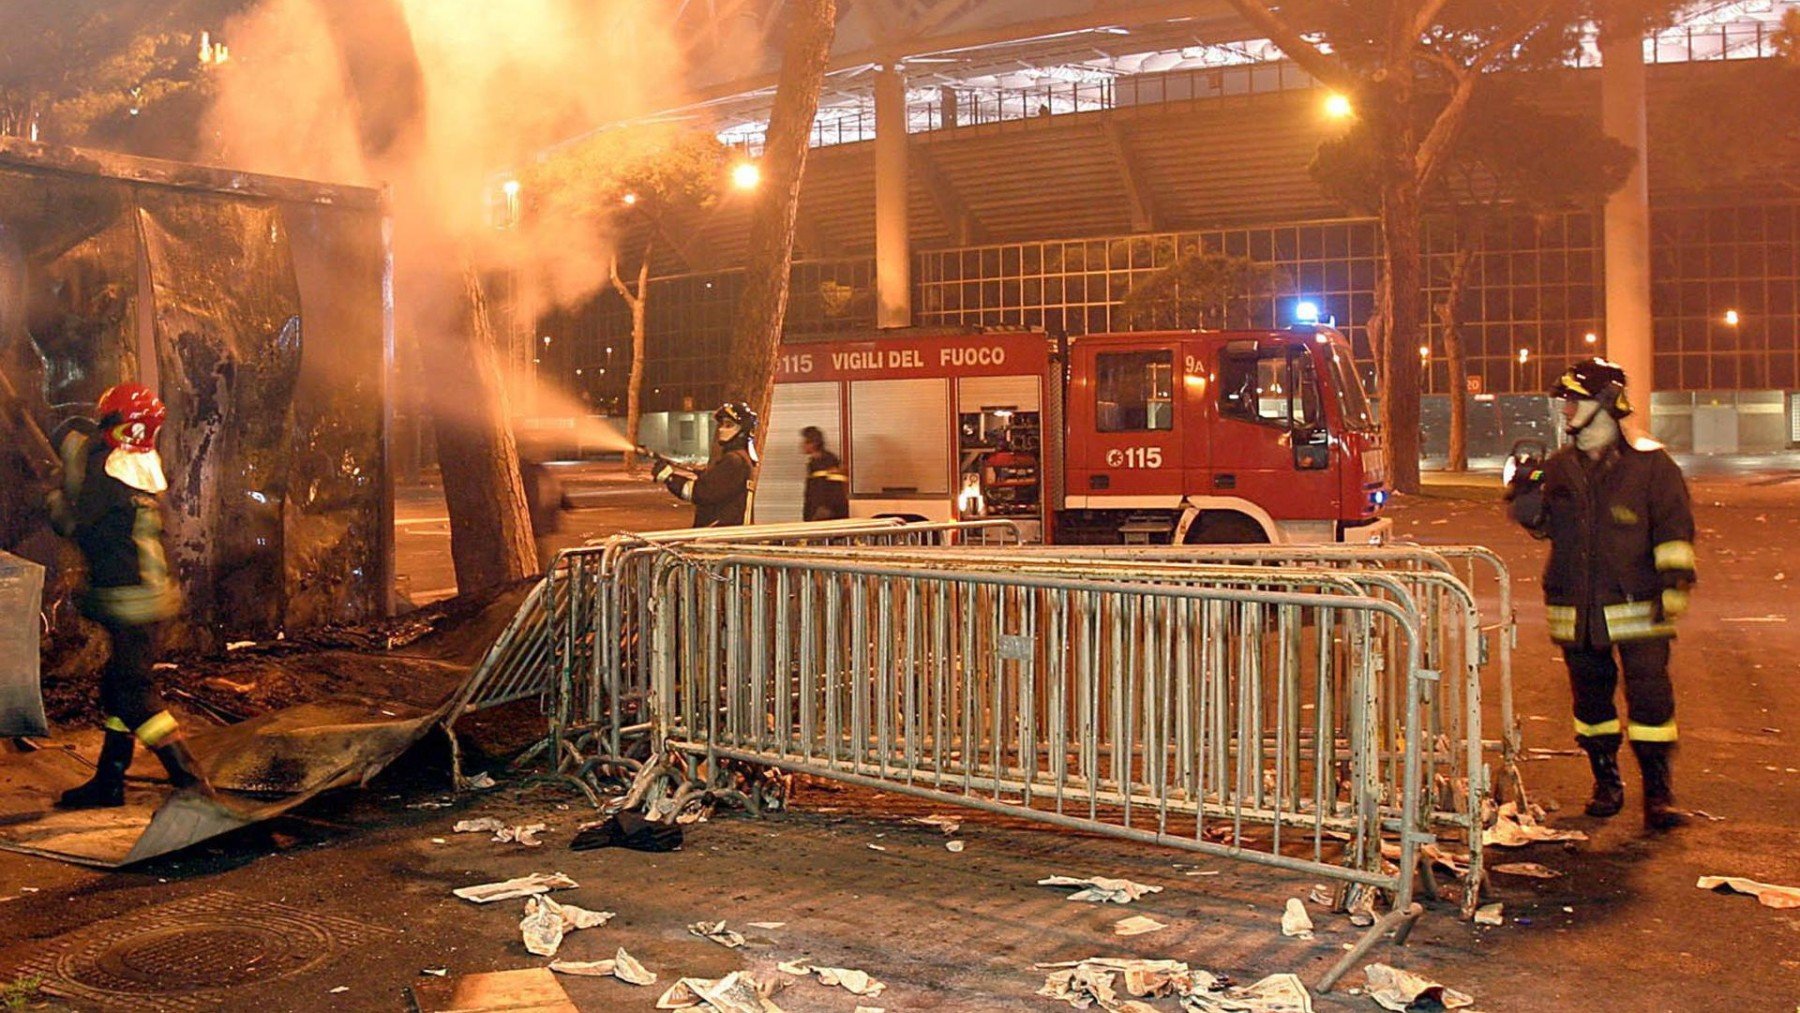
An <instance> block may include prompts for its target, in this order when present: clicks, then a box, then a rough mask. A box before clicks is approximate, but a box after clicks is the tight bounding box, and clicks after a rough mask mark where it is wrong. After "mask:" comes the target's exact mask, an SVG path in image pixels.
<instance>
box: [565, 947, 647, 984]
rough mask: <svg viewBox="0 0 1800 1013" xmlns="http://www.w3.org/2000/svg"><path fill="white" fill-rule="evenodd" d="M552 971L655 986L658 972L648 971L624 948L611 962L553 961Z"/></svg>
mask: <svg viewBox="0 0 1800 1013" xmlns="http://www.w3.org/2000/svg"><path fill="white" fill-rule="evenodd" d="M550 970H552V971H555V972H556V973H558V974H576V975H585V976H587V977H592V978H605V977H613V978H617V979H619V980H620V981H622V982H624V983H626V984H627V985H654V984H656V972H655V971H650V970H646V969H645V967H644V965H643V964H640V963H638V960H637V958H636V957H633V956H632V955H631V954H629V953H626V952H625V948H624V947H622V946H621V947H620V948H619V951H618V952H617V953H615V954H613V958H612V959H611V960H553V961H551V962H550Z"/></svg>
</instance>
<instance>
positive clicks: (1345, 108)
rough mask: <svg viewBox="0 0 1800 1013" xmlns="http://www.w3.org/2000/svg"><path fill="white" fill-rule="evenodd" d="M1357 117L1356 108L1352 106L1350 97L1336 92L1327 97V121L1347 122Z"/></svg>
mask: <svg viewBox="0 0 1800 1013" xmlns="http://www.w3.org/2000/svg"><path fill="white" fill-rule="evenodd" d="M1355 115H1356V107H1355V106H1354V105H1351V104H1350V96H1348V95H1345V94H1343V93H1341V92H1335V91H1334V92H1331V93H1330V94H1328V95H1326V96H1325V117H1326V119H1332V120H1347V119H1349V118H1350V117H1352V116H1355Z"/></svg>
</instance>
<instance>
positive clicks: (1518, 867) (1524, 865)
mask: <svg viewBox="0 0 1800 1013" xmlns="http://www.w3.org/2000/svg"><path fill="white" fill-rule="evenodd" d="M1493 871H1495V872H1498V873H1500V874H1502V875H1505V876H1530V877H1532V878H1533V879H1555V878H1556V877H1558V876H1560V875H1562V873H1561V872H1559V871H1557V870H1556V869H1552V868H1550V867H1549V866H1548V865H1539V864H1538V863H1536V862H1502V863H1501V864H1499V865H1496V866H1494V868H1493Z"/></svg>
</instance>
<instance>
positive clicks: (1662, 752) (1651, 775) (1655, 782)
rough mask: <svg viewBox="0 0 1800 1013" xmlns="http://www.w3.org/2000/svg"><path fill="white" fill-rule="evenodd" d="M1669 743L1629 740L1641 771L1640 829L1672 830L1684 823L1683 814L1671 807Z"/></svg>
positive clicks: (1673, 799) (1672, 802) (1685, 822)
mask: <svg viewBox="0 0 1800 1013" xmlns="http://www.w3.org/2000/svg"><path fill="white" fill-rule="evenodd" d="M1674 749H1675V744H1674V743H1672V742H1633V743H1632V744H1631V751H1632V752H1634V753H1636V754H1637V760H1638V769H1639V770H1641V771H1643V773H1644V829H1646V830H1673V829H1675V828H1676V827H1679V826H1685V825H1686V824H1687V814H1686V813H1683V812H1682V811H1681V810H1679V809H1677V808H1675V791H1674V788H1673V787H1672V786H1671V785H1670V783H1669V754H1670V753H1672V752H1673V751H1674Z"/></svg>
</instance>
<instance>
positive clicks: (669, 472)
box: [650, 401, 756, 528]
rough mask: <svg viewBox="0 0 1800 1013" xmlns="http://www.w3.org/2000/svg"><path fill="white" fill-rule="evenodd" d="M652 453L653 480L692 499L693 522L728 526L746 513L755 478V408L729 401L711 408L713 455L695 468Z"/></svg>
mask: <svg viewBox="0 0 1800 1013" xmlns="http://www.w3.org/2000/svg"><path fill="white" fill-rule="evenodd" d="M650 457H651V460H652V464H651V472H650V473H651V475H653V476H655V478H656V481H658V482H661V483H662V484H663V485H664V486H666V487H667V488H668V490H669V491H670V492H672V493H674V494H675V495H676V496H677V497H679V498H680V499H684V500H686V501H688V502H689V503H692V504H694V525H693V526H694V527H696V528H716V527H726V526H729V525H733V524H742V523H744V522H745V520H747V519H748V518H749V515H750V483H751V482H752V481H753V480H754V479H755V477H756V412H754V411H752V410H751V409H750V406H749V405H747V404H745V403H744V402H742V401H728V402H726V403H725V404H723V405H721V406H720V407H719V410H718V411H716V412H713V451H712V458H711V460H710V461H708V462H707V465H706V467H705V468H702V469H701V470H700V471H699V472H698V473H690V472H687V471H683V470H681V469H679V468H677V467H675V465H674V464H672V463H670V462H669V461H666V460H664V459H663V458H662V457H660V456H658V455H655V454H651V455H650Z"/></svg>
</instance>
